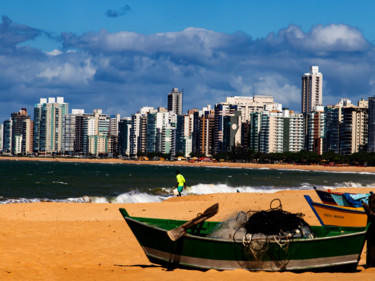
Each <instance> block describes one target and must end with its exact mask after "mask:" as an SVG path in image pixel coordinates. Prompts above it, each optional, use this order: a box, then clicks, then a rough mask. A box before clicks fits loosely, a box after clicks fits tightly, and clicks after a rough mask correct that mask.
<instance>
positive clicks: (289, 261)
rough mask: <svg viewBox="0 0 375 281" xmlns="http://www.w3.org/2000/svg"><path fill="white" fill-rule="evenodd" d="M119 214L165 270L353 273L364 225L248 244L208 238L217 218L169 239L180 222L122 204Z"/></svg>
mask: <svg viewBox="0 0 375 281" xmlns="http://www.w3.org/2000/svg"><path fill="white" fill-rule="evenodd" d="M120 212H121V214H122V215H123V217H124V218H125V221H126V222H127V224H128V225H129V227H130V229H131V230H132V232H133V233H134V235H135V237H136V239H137V240H138V242H139V244H140V245H141V246H142V249H143V251H144V252H145V254H146V256H147V257H148V259H149V260H150V262H152V263H156V264H161V265H163V266H165V267H167V268H176V267H179V268H195V269H200V270H208V269H217V270H228V269H237V268H242V269H247V270H254V271H257V270H262V271H316V270H318V271H355V270H356V268H357V265H358V262H359V259H360V255H361V252H362V249H363V246H364V243H365V236H366V231H367V227H339V226H312V227H311V229H312V231H313V233H314V236H315V237H313V238H305V237H300V238H296V237H293V238H288V237H274V236H272V237H267V238H266V237H263V238H254V239H253V240H252V241H251V243H249V241H243V240H242V238H241V239H237V238H236V239H222V238H214V237H209V236H210V234H211V233H212V232H214V231H215V230H217V229H218V228H220V226H221V222H211V221H204V222H202V223H200V224H199V225H198V226H197V227H196V228H194V229H189V230H187V233H186V234H185V235H184V236H182V237H181V238H180V239H178V240H176V241H172V240H171V239H170V238H169V236H168V235H167V231H168V230H172V229H174V228H176V227H178V226H181V225H182V224H184V223H185V222H186V221H182V220H171V219H155V218H144V217H132V216H129V214H128V213H127V211H126V210H125V209H123V208H120ZM301 236H302V235H301ZM254 243H256V244H254ZM262 243H263V244H262ZM259 245H261V246H259Z"/></svg>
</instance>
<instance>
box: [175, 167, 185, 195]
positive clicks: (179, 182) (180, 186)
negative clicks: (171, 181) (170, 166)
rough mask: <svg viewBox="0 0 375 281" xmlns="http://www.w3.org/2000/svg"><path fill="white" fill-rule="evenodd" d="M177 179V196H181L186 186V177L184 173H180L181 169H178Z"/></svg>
mask: <svg viewBox="0 0 375 281" xmlns="http://www.w3.org/2000/svg"><path fill="white" fill-rule="evenodd" d="M176 179H177V184H176V188H177V191H178V195H177V196H181V192H182V191H183V190H184V188H185V178H184V176H183V175H181V174H180V171H176Z"/></svg>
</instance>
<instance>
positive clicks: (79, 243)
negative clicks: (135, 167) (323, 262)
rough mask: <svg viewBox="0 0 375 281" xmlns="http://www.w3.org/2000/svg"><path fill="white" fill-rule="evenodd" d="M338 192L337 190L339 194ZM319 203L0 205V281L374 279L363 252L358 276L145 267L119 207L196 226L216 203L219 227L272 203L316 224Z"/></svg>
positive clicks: (253, 196)
mask: <svg viewBox="0 0 375 281" xmlns="http://www.w3.org/2000/svg"><path fill="white" fill-rule="evenodd" d="M0 159H5V160H47V161H77V162H78V161H87V160H86V159H59V158H55V159H48V158H46V159H41V158H38V159H33V158H5V157H2V158H0ZM90 162H109V163H139V164H161V162H152V161H137V162H133V161H130V162H127V161H124V160H120V159H106V160H97V159H94V160H90ZM162 164H165V165H209V166H219V165H222V166H224V165H225V166H232V165H233V166H235V167H246V168H270V169H275V168H279V169H292V168H295V169H311V170H320V169H324V170H333V169H334V168H336V169H338V170H339V171H343V172H375V168H374V167H320V166H292V165H256V164H231V163H187V162H180V161H178V162H177V161H176V162H162ZM337 190H338V191H340V189H337ZM370 190H374V188H373V189H372V188H345V189H342V190H341V191H345V192H361V193H364V192H368V191H370ZM305 194H308V195H310V196H311V197H312V199H313V200H314V201H318V202H319V198H318V197H317V195H316V194H315V192H314V191H313V190H307V191H306V190H299V191H280V192H276V193H233V194H209V195H196V196H183V197H174V198H170V199H168V200H165V201H163V202H161V203H137V204H107V203H49V202H44V203H18V204H5V205H0V247H1V251H0V280H192V279H193V280H233V281H235V280H236V281H238V280H245V279H246V280H250V279H252V278H253V279H255V280H260V281H262V280H270V279H272V280H316V279H319V280H320V281H326V280H327V281H328V280H353V279H360V280H361V281H363V280H375V268H371V269H366V268H365V267H364V266H365V258H366V251H365V249H364V251H363V253H362V255H361V260H360V262H359V266H358V268H357V272H355V273H329V272H327V273H312V272H306V273H298V274H297V273H290V272H283V273H269V272H249V271H246V270H232V271H216V270H208V271H206V272H202V271H198V270H184V269H175V270H171V271H169V270H167V269H166V268H164V267H161V266H159V265H156V264H152V263H150V262H149V261H148V259H147V258H146V256H145V255H144V253H143V250H142V248H141V247H140V246H139V244H138V242H137V241H136V239H135V237H134V235H133V234H132V232H131V231H130V229H129V227H128V226H127V224H126V222H125V221H124V219H123V218H122V216H121V214H120V212H119V211H118V209H119V208H126V210H127V211H128V212H129V214H130V215H135V216H144V217H155V218H171V219H191V218H193V217H195V216H196V214H197V213H199V212H202V211H204V210H205V209H206V208H207V207H209V206H211V205H212V204H214V203H216V202H218V203H219V205H220V207H219V213H218V214H217V215H216V216H214V217H213V218H211V220H215V221H221V220H225V219H228V218H230V217H233V216H235V215H236V214H237V213H238V212H239V211H248V210H266V209H269V207H270V202H271V201H272V200H273V199H276V198H278V199H280V200H281V203H282V206H283V209H284V210H286V211H289V212H292V213H297V212H302V213H304V214H305V217H304V218H305V220H306V221H307V222H308V223H309V224H311V225H317V224H319V223H318V220H317V218H316V217H315V215H314V214H313V212H312V211H311V209H310V207H309V206H308V204H307V203H306V201H305V199H304V198H303V195H305Z"/></svg>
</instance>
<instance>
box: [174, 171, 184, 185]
mask: <svg viewBox="0 0 375 281" xmlns="http://www.w3.org/2000/svg"><path fill="white" fill-rule="evenodd" d="M176 179H177V182H178V186H184V183H185V178H184V176H183V175H181V174H178V175H177V176H176Z"/></svg>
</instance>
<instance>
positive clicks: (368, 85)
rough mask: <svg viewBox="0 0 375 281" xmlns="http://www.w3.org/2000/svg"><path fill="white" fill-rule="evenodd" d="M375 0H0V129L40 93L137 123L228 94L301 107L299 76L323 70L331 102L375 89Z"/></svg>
mask: <svg viewBox="0 0 375 281" xmlns="http://www.w3.org/2000/svg"><path fill="white" fill-rule="evenodd" d="M374 13H375V1H370V0H362V1H360V2H354V1H347V0H341V1H336V0H330V1H321V0H316V1H312V2H311V1H310V2H301V1H292V0H284V1H276V0H269V1H267V0H265V1H250V0H238V1H236V0H235V1H227V0H225V1H224V0H216V1H213V0H206V1H204V0H200V1H198V0H178V1H176V0H164V1H161V0H149V1H144V0H134V1H133V0H130V1H117V0H109V1H103V0H74V1H73V0H64V1H61V0H59V1H57V0H33V1H30V0H12V1H1V2H0V69H1V71H0V122H2V121H3V120H6V119H9V117H10V114H11V113H12V112H18V111H19V110H20V109H21V108H27V110H28V112H29V114H30V115H31V116H32V115H33V107H34V105H35V104H37V103H39V100H40V98H48V97H64V98H65V102H67V103H69V107H70V110H71V109H84V110H85V112H86V113H91V112H93V109H97V108H100V109H103V112H104V113H106V114H109V115H114V114H117V113H118V114H120V115H121V117H127V116H130V115H131V114H132V113H135V112H137V111H139V109H140V108H141V107H143V106H152V107H155V108H157V107H159V106H164V107H167V94H168V93H169V92H170V91H171V89H172V88H179V89H180V90H182V89H183V92H184V94H183V103H184V104H183V111H184V112H187V110H189V109H192V108H198V109H201V108H202V107H204V106H207V105H208V104H210V105H211V106H214V105H215V104H216V103H219V102H223V101H225V98H226V97H229V96H254V95H271V96H273V97H274V100H275V101H276V102H278V103H281V104H282V105H283V107H284V108H289V109H291V110H295V111H297V112H300V111H301V109H300V108H301V106H300V104H301V76H302V75H303V74H304V73H305V72H309V68H310V66H311V65H317V66H319V71H320V72H322V73H323V105H332V104H336V103H337V102H339V101H340V99H341V98H349V99H350V100H351V101H352V102H353V103H355V104H356V103H357V101H358V100H360V99H367V98H368V97H370V96H374V94H375V91H374V89H375V71H374V70H375V63H374V61H375V52H374V50H375V48H374V47H375V17H374V16H373V15H374Z"/></svg>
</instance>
